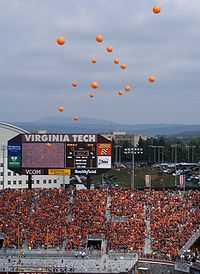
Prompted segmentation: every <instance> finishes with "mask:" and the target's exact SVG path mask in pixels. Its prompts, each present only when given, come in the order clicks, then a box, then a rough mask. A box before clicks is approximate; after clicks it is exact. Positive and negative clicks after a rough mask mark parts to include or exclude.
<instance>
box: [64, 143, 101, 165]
mask: <svg viewBox="0 0 200 274" xmlns="http://www.w3.org/2000/svg"><path fill="white" fill-rule="evenodd" d="M96 166H97V156H96V145H95V144H86V143H77V144H67V145H66V167H67V168H88V167H90V168H96Z"/></svg>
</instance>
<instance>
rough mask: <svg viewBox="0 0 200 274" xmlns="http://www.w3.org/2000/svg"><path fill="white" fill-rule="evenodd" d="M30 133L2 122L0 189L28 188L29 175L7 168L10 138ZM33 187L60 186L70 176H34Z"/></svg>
mask: <svg viewBox="0 0 200 274" xmlns="http://www.w3.org/2000/svg"><path fill="white" fill-rule="evenodd" d="M24 133H29V132H28V131H26V130H24V129H21V128H18V127H16V126H14V125H11V124H7V123H3V122H0V189H3V188H15V189H16V188H27V187H28V176H26V175H19V174H16V173H14V172H12V171H11V170H8V169H7V144H8V140H9V139H12V138H13V137H15V136H17V135H18V134H24ZM32 179H33V184H32V187H33V188H60V187H64V185H65V184H69V176H48V175H37V176H32Z"/></svg>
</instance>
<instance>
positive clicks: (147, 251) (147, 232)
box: [144, 205, 152, 255]
mask: <svg viewBox="0 0 200 274" xmlns="http://www.w3.org/2000/svg"><path fill="white" fill-rule="evenodd" d="M144 210H145V224H146V228H145V235H146V237H145V244H144V254H145V255H147V254H151V253H152V249H151V226H150V210H149V207H148V205H145V209H144Z"/></svg>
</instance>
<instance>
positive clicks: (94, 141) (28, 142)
mask: <svg viewBox="0 0 200 274" xmlns="http://www.w3.org/2000/svg"><path fill="white" fill-rule="evenodd" d="M111 151H112V142H111V140H110V139H107V138H106V137H104V136H102V135H96V134H19V135H18V136H16V137H14V138H12V139H11V140H9V142H8V168H9V169H10V170H13V171H14V172H18V173H20V174H34V175H37V174H38V175H42V174H44V175H53V174H55V175H56V174H59V175H60V174H63V175H69V174H72V173H73V174H97V171H100V170H104V169H110V168H111Z"/></svg>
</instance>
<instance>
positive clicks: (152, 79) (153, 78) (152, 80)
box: [148, 75, 156, 83]
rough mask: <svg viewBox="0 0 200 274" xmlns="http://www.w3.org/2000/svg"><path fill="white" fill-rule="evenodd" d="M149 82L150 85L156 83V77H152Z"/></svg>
mask: <svg viewBox="0 0 200 274" xmlns="http://www.w3.org/2000/svg"><path fill="white" fill-rule="evenodd" d="M148 80H149V82H150V83H154V82H155V81H156V77H155V76H154V75H150V76H149V78H148Z"/></svg>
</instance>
